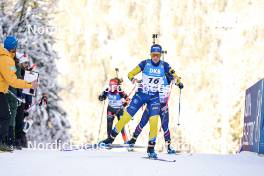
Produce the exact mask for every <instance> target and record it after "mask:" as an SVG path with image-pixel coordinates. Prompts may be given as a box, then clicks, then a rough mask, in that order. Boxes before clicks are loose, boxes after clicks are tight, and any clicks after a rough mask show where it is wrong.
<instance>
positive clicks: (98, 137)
mask: <svg viewBox="0 0 264 176" xmlns="http://www.w3.org/2000/svg"><path fill="white" fill-rule="evenodd" d="M104 109H105V100H104V104H103V110H102V114H101V122H100V126H99V132H98V137H97V143H98V142H99V138H100V133H101V127H102V121H103V116H104Z"/></svg>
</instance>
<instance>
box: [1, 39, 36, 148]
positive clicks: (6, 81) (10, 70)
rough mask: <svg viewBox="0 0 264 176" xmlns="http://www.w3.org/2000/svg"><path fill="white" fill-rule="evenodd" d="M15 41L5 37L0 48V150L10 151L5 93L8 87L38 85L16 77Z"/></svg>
mask: <svg viewBox="0 0 264 176" xmlns="http://www.w3.org/2000/svg"><path fill="white" fill-rule="evenodd" d="M17 44H18V42H17V39H16V38H15V37H14V36H8V37H6V39H5V41H4V47H2V46H0V107H1V108H0V150H1V151H12V149H11V148H10V147H9V146H8V145H7V143H6V139H7V138H8V131H9V122H10V119H11V116H10V109H9V104H8V100H7V95H6V93H7V92H8V88H9V86H12V87H14V88H33V89H35V88H37V86H38V83H37V81H34V82H32V83H28V82H26V81H24V80H22V79H18V78H17V76H16V66H15V60H14V57H15V53H16V48H17Z"/></svg>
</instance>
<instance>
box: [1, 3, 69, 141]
mask: <svg viewBox="0 0 264 176" xmlns="http://www.w3.org/2000/svg"><path fill="white" fill-rule="evenodd" d="M55 5H56V4H55V1H52V0H51V1H42V0H19V1H13V0H8V1H6V0H0V9H1V10H0V23H1V28H0V40H1V41H3V38H4V37H5V36H6V35H10V34H12V35H15V36H16V37H17V38H18V40H19V49H18V51H19V52H26V53H27V54H28V55H29V57H30V58H31V59H32V61H33V63H34V64H36V65H37V70H38V72H39V73H40V79H39V80H40V87H39V89H38V90H37V96H36V98H35V100H34V101H37V100H38V99H39V98H41V96H42V94H43V93H47V94H48V104H47V107H46V108H38V107H37V108H36V109H35V111H34V112H32V113H31V114H30V116H31V117H33V120H34V123H33V126H32V128H31V129H30V130H29V132H28V133H27V137H28V139H29V140H31V141H36V142H37V143H39V142H54V141H57V142H58V141H61V142H66V141H68V140H69V133H68V129H69V128H70V124H69V121H68V120H67V118H66V113H65V111H64V110H63V109H62V108H60V106H59V105H58V102H59V100H60V98H59V96H58V93H59V91H60V87H59V86H58V84H57V80H56V78H57V75H58V72H57V69H56V63H55V61H56V60H57V59H58V57H57V53H56V52H55V51H54V50H53V48H52V47H53V44H54V41H55V39H54V37H53V36H52V34H53V29H54V28H53V27H52V26H50V20H51V17H52V14H54V13H55V12H54V11H53V10H54V6H55Z"/></svg>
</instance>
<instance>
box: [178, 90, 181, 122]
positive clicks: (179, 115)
mask: <svg viewBox="0 0 264 176" xmlns="http://www.w3.org/2000/svg"><path fill="white" fill-rule="evenodd" d="M180 117H181V89H180V95H179V114H178V124H177V125H178V126H180Z"/></svg>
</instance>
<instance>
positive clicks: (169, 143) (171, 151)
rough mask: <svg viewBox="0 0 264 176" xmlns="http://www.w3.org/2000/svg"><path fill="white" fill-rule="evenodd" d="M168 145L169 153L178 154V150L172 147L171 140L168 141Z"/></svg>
mask: <svg viewBox="0 0 264 176" xmlns="http://www.w3.org/2000/svg"><path fill="white" fill-rule="evenodd" d="M166 147H167V153H168V154H176V150H174V149H173V148H172V147H171V142H170V141H166Z"/></svg>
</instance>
